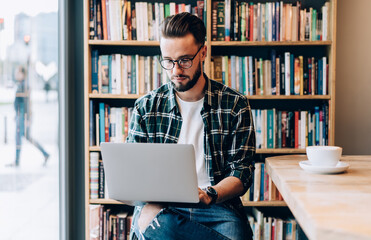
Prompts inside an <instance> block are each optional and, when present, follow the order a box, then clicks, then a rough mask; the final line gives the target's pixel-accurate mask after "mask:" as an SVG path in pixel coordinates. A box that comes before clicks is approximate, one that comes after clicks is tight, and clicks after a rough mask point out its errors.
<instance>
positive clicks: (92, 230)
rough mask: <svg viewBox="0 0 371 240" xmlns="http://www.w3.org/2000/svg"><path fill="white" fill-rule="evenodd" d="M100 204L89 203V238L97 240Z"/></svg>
mask: <svg viewBox="0 0 371 240" xmlns="http://www.w3.org/2000/svg"><path fill="white" fill-rule="evenodd" d="M101 208H102V206H101V205H93V204H90V205H89V239H91V240H99V239H100V235H99V228H100V209H101Z"/></svg>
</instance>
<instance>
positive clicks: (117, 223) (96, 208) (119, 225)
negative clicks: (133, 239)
mask: <svg viewBox="0 0 371 240" xmlns="http://www.w3.org/2000/svg"><path fill="white" fill-rule="evenodd" d="M115 210H116V209H111V208H110V207H109V206H103V205H95V204H90V205H89V211H90V219H89V220H90V221H89V222H90V226H89V228H90V229H89V235H90V236H89V239H90V240H126V239H129V234H130V228H131V223H132V216H131V215H128V213H127V212H123V211H117V210H116V211H115Z"/></svg>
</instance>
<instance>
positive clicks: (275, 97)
mask: <svg viewBox="0 0 371 240" xmlns="http://www.w3.org/2000/svg"><path fill="white" fill-rule="evenodd" d="M141 96H142V95H139V94H127V95H122V94H99V93H98V94H97V93H89V98H91V99H94V98H103V99H138V98H140V97H141ZM246 97H247V98H248V99H254V100H255V99H256V100H260V99H261V100H280V99H282V100H283V99H284V100H301V99H302V100H311V99H312V100H330V99H331V96H330V95H292V96H287V95H254V96H246Z"/></svg>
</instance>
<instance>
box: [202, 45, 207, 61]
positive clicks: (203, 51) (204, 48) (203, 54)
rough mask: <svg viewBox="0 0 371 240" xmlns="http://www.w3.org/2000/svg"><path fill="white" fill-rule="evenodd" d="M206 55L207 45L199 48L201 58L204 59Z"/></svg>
mask: <svg viewBox="0 0 371 240" xmlns="http://www.w3.org/2000/svg"><path fill="white" fill-rule="evenodd" d="M206 56H207V46H206V45H205V46H203V47H202V49H201V60H202V61H205V59H206Z"/></svg>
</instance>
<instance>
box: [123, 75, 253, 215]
mask: <svg viewBox="0 0 371 240" xmlns="http://www.w3.org/2000/svg"><path fill="white" fill-rule="evenodd" d="M204 76H205V79H206V86H205V97H204V99H205V100H204V106H203V109H202V110H201V115H202V119H203V122H204V159H205V165H206V168H207V169H206V170H207V172H208V174H209V179H210V182H211V184H212V185H215V184H217V183H218V182H220V181H221V180H223V179H224V178H226V177H228V176H234V177H237V178H239V179H240V180H241V181H242V183H243V186H244V189H245V191H247V189H248V188H249V187H250V186H251V183H252V175H253V171H254V166H253V161H252V157H253V155H254V153H255V131H254V126H253V119H252V116H251V109H250V105H249V102H248V100H247V99H246V97H245V96H243V95H242V94H240V93H238V92H236V91H234V90H232V89H230V88H228V87H227V86H225V85H223V84H220V83H218V82H216V81H213V80H210V79H208V78H207V76H206V75H205V74H204ZM181 126H182V116H181V115H180V112H179V107H178V104H177V101H176V96H175V93H174V89H173V87H172V84H171V82H169V83H167V84H165V85H163V86H161V87H160V88H158V89H156V90H154V91H151V92H150V93H148V94H147V95H145V96H143V97H141V98H140V99H138V100H137V101H136V103H135V106H134V109H133V115H132V118H131V122H130V127H129V134H128V137H127V142H148V143H177V141H178V138H179V133H180V129H181ZM226 204H227V205H229V206H230V207H231V208H232V209H234V210H236V211H237V212H238V213H240V214H242V215H245V214H244V212H243V207H242V203H241V200H240V198H239V197H236V198H234V199H231V200H229V201H227V202H226Z"/></svg>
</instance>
